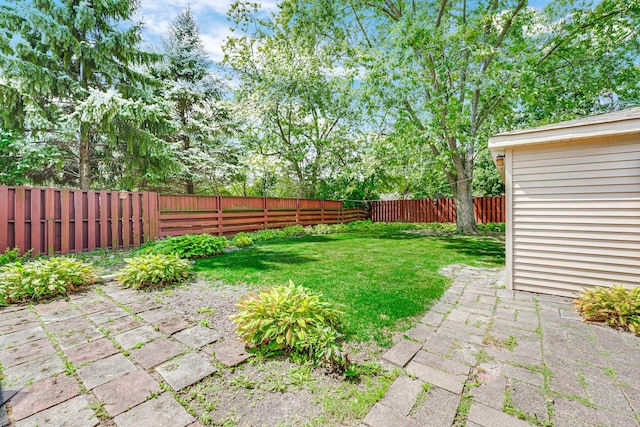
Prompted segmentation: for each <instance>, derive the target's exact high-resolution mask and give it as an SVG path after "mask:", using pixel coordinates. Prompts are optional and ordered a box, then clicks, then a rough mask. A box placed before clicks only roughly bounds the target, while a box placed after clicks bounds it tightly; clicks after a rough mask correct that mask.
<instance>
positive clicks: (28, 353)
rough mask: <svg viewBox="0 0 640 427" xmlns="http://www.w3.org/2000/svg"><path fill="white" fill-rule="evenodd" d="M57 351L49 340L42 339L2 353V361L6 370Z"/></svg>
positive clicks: (0, 352)
mask: <svg viewBox="0 0 640 427" xmlns="http://www.w3.org/2000/svg"><path fill="white" fill-rule="evenodd" d="M55 351H56V350H55V349H54V348H53V346H52V345H51V342H50V341H49V339H48V338H42V339H39V340H35V341H29V342H26V343H24V344H22V345H18V346H15V347H11V348H7V349H4V350H2V351H0V361H2V365H3V366H4V368H9V367H11V366H15V365H19V364H21V363H24V362H28V361H29V360H31V359H36V358H39V357H42V356H45V355H47V354H51V353H55Z"/></svg>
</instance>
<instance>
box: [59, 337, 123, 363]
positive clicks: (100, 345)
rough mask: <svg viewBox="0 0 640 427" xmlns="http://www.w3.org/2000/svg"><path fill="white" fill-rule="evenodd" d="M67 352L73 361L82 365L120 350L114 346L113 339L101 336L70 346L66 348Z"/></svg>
mask: <svg viewBox="0 0 640 427" xmlns="http://www.w3.org/2000/svg"><path fill="white" fill-rule="evenodd" d="M65 353H66V354H67V357H68V358H69V360H70V361H71V362H72V363H74V364H76V365H81V364H83V363H87V362H94V361H96V360H99V359H103V358H105V357H108V356H111V355H113V354H116V353H118V350H117V349H116V348H115V347H114V346H113V344H112V343H111V341H109V340H108V339H106V338H101V339H98V340H95V341H92V342H89V343H86V344H81V345H79V346H77V347H73V348H70V349H68V350H66V351H65Z"/></svg>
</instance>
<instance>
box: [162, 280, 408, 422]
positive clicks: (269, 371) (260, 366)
mask: <svg viewBox="0 0 640 427" xmlns="http://www.w3.org/2000/svg"><path fill="white" fill-rule="evenodd" d="M250 290H255V288H253V287H249V286H242V285H227V284H224V283H221V282H214V283H211V282H206V281H203V280H199V281H197V282H194V283H190V284H187V285H182V286H178V287H173V288H165V289H156V290H152V291H149V293H150V294H151V295H153V298H154V299H155V301H157V302H158V303H160V304H162V305H163V306H165V307H166V308H168V309H171V310H173V311H175V312H177V313H179V314H181V315H183V316H184V317H185V318H186V319H188V320H190V321H193V322H197V323H200V324H203V325H205V326H207V327H210V328H213V329H215V330H216V331H217V332H218V333H219V334H220V335H221V336H222V338H223V339H225V340H228V339H237V336H236V334H235V332H234V324H233V323H232V322H231V320H230V319H229V316H230V315H232V314H234V313H237V311H238V310H237V309H236V308H235V304H236V302H237V301H238V299H239V298H241V297H243V296H245V295H247V293H248V292H249V291H250ZM346 349H347V353H348V354H349V358H350V360H351V361H353V362H354V363H355V364H356V365H358V366H361V367H362V368H359V369H360V371H359V372H360V377H359V378H357V379H348V378H345V377H343V376H341V375H334V374H329V373H327V371H326V370H325V369H324V368H321V367H314V366H311V365H306V364H299V363H293V362H291V361H290V360H288V359H286V358H284V357H276V358H271V359H262V358H260V357H254V358H252V359H249V361H248V362H246V363H244V364H242V365H240V366H237V367H235V368H226V367H224V366H223V365H222V364H218V365H217V367H218V371H216V372H215V373H214V374H213V375H212V376H210V377H208V378H206V379H205V380H203V381H201V382H200V383H198V384H195V385H194V386H191V387H188V388H186V389H184V390H182V391H180V392H179V393H178V398H179V401H180V402H181V403H182V404H183V406H185V408H186V409H187V410H188V411H189V412H190V413H191V414H192V415H193V416H195V417H196V418H197V419H198V420H199V421H200V422H201V423H202V424H203V425H212V426H227V425H229V426H285V425H287V426H303V425H317V426H320V425H322V426H325V425H331V426H334V425H336V426H352V425H354V426H355V425H358V424H359V423H360V421H361V420H362V419H363V418H364V416H365V415H366V414H367V412H368V410H369V408H370V407H371V406H372V404H373V403H374V402H375V400H377V396H379V395H380V393H381V392H382V391H383V390H386V388H387V387H388V386H389V384H390V383H391V382H392V380H393V378H394V377H395V376H396V375H397V374H396V373H391V372H389V371H388V370H386V369H385V368H384V367H383V366H382V365H380V364H379V363H378V362H377V361H378V360H380V357H381V355H382V354H383V353H384V351H385V350H386V349H385V348H382V347H380V346H378V345H377V344H375V343H373V342H369V343H347V344H346ZM354 366H355V365H354Z"/></svg>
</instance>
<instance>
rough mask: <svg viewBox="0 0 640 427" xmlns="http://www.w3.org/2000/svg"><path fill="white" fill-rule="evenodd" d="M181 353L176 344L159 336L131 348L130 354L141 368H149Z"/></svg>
mask: <svg viewBox="0 0 640 427" xmlns="http://www.w3.org/2000/svg"><path fill="white" fill-rule="evenodd" d="M180 353H182V350H181V349H180V347H179V346H178V344H177V343H176V342H175V341H173V340H171V339H168V338H160V339H157V340H155V341H151V342H150V343H147V344H145V345H144V346H142V347H141V348H136V349H133V350H131V356H133V358H134V359H136V362H138V363H139V364H140V365H141V366H142V367H143V368H145V369H149V368H152V367H154V366H156V365H159V364H160V363H162V362H165V361H167V360H169V359H171V358H172V357H175V356H177V355H179V354H180Z"/></svg>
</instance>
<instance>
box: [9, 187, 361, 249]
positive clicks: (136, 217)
mask: <svg viewBox="0 0 640 427" xmlns="http://www.w3.org/2000/svg"><path fill="white" fill-rule="evenodd" d="M366 217H367V212H366V211H365V210H362V209H343V206H342V202H336V201H330V200H298V199H271V198H243V197H220V196H165V195H158V194H156V193H150V192H144V193H139V192H134V193H131V192H120V191H82V190H64V189H55V188H38V187H6V186H0V252H3V251H4V250H5V248H13V247H18V248H20V249H21V250H22V251H23V252H24V251H27V250H29V249H32V254H33V255H36V254H49V255H53V254H56V253H58V254H66V253H71V252H82V251H87V250H94V249H99V248H102V249H115V248H125V249H126V248H131V247H138V246H140V245H141V244H142V243H144V242H147V241H150V240H155V239H157V238H159V237H163V236H176V235H182V234H189V233H213V234H218V235H229V234H234V233H237V232H239V231H255V230H259V229H262V228H276V227H283V226H287V225H295V224H300V225H313V224H320V223H326V224H332V223H337V222H350V221H354V220H358V219H364V218H366Z"/></svg>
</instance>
